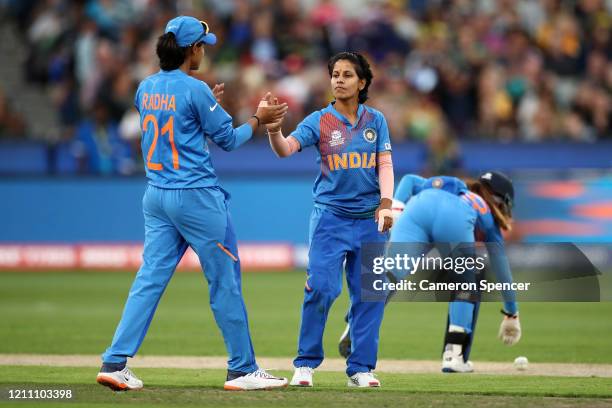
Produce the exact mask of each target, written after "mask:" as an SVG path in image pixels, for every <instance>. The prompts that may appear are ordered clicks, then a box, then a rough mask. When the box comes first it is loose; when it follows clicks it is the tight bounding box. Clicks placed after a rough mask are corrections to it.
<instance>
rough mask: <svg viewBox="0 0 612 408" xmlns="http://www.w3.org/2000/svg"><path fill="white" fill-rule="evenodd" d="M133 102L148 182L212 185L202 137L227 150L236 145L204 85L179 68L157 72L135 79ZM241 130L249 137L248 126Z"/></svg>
mask: <svg viewBox="0 0 612 408" xmlns="http://www.w3.org/2000/svg"><path fill="white" fill-rule="evenodd" d="M134 105H135V106H136V109H137V110H138V112H139V113H140V125H141V130H142V141H141V146H142V154H143V158H144V162H145V163H144V164H145V171H146V174H147V178H148V179H149V183H150V184H152V185H154V186H156V187H160V188H200V187H211V186H216V185H217V184H218V180H217V176H216V174H215V170H214V168H213V165H212V162H211V158H210V152H209V150H208V144H207V140H208V139H210V140H212V141H213V142H214V143H216V144H217V145H219V146H220V147H221V148H223V149H225V150H232V149H233V148H235V147H237V146H236V145H237V135H236V129H234V128H233V126H232V118H231V116H230V115H228V114H227V112H225V110H223V108H222V107H221V106H220V105H219V104H218V103H217V101H216V99H215V97H214V95H213V93H212V91H211V89H210V88H209V86H208V85H207V84H205V83H204V82H202V81H200V80H197V79H195V78H193V77H190V76H189V75H187V74H185V73H184V72H183V71H181V70H179V69H176V70H173V71H160V72H158V73H156V74H154V75H151V76H149V77H147V78H146V79H144V80H143V81H142V82H141V83H140V85H139V86H138V90H137V91H136V97H135V99H134ZM241 128H242V127H241ZM242 130H244V132H242V133H248V137H250V133H251V130H250V126H249V127H248V129H246V128H244V129H242ZM247 139H248V138H247Z"/></svg>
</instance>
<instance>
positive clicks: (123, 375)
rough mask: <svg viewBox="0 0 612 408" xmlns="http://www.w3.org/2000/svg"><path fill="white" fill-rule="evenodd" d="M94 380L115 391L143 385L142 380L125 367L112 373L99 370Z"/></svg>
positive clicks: (133, 388)
mask: <svg viewBox="0 0 612 408" xmlns="http://www.w3.org/2000/svg"><path fill="white" fill-rule="evenodd" d="M96 381H97V382H98V384H101V385H105V386H107V387H109V388H110V389H112V390H115V391H128V390H139V389H141V388H142V385H143V384H142V381H141V380H140V379H139V378H138V377H136V376H135V375H134V373H133V372H131V371H130V369H129V368H127V367H125V368H124V369H123V370H121V371H114V372H112V373H103V372H99V373H98V376H97V377H96Z"/></svg>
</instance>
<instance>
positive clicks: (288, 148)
mask: <svg viewBox="0 0 612 408" xmlns="http://www.w3.org/2000/svg"><path fill="white" fill-rule="evenodd" d="M268 139H269V140H270V147H271V148H272V151H273V152H274V153H275V154H276V155H277V156H278V157H288V156H291V155H292V154H294V153H295V152H297V151H298V150H300V143H299V142H298V141H297V139H296V138H295V137H293V136H289V137H285V136H283V132H282V131H281V130H280V129H279V130H277V131H268Z"/></svg>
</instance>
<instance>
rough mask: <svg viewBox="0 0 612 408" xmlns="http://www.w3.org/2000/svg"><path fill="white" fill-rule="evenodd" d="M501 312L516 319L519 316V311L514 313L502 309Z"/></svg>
mask: <svg viewBox="0 0 612 408" xmlns="http://www.w3.org/2000/svg"><path fill="white" fill-rule="evenodd" d="M500 312H501V314H503V315H504V316H506V317H508V318H510V319H516V318H517V317H518V313H517V314H512V313H508V312H506V311H505V310H504V309H502V310H500Z"/></svg>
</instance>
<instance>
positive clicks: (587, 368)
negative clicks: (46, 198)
mask: <svg viewBox="0 0 612 408" xmlns="http://www.w3.org/2000/svg"><path fill="white" fill-rule="evenodd" d="M257 363H258V364H259V366H261V367H263V368H266V369H270V370H292V368H293V366H292V359H291V358H289V357H287V358H283V357H258V358H257ZM128 364H129V366H130V367H134V368H142V367H146V368H190V369H225V368H226V367H227V358H226V357H196V356H137V357H135V358H133V359H130V361H129V363H128ZM0 365H16V366H53V367H98V366H99V365H100V357H99V356H97V355H79V354H75V355H57V354H54V355H46V354H0ZM345 368H346V366H345V362H344V360H342V359H339V358H330V359H326V360H325V361H324V362H323V364H322V365H321V367H319V368H318V370H321V371H344V370H345ZM474 370H475V371H474V372H475V373H477V374H497V375H526V376H529V375H542V376H555V377H593V376H594V377H612V364H562V363H530V364H529V367H528V369H527V370H525V371H518V370H516V369H515V368H514V367H513V365H512V362H507V363H506V362H485V361H475V362H474ZM376 371H377V372H379V373H380V372H382V373H399V374H433V373H440V361H426V360H422V361H421V360H379V361H378V366H377V370H376Z"/></svg>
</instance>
